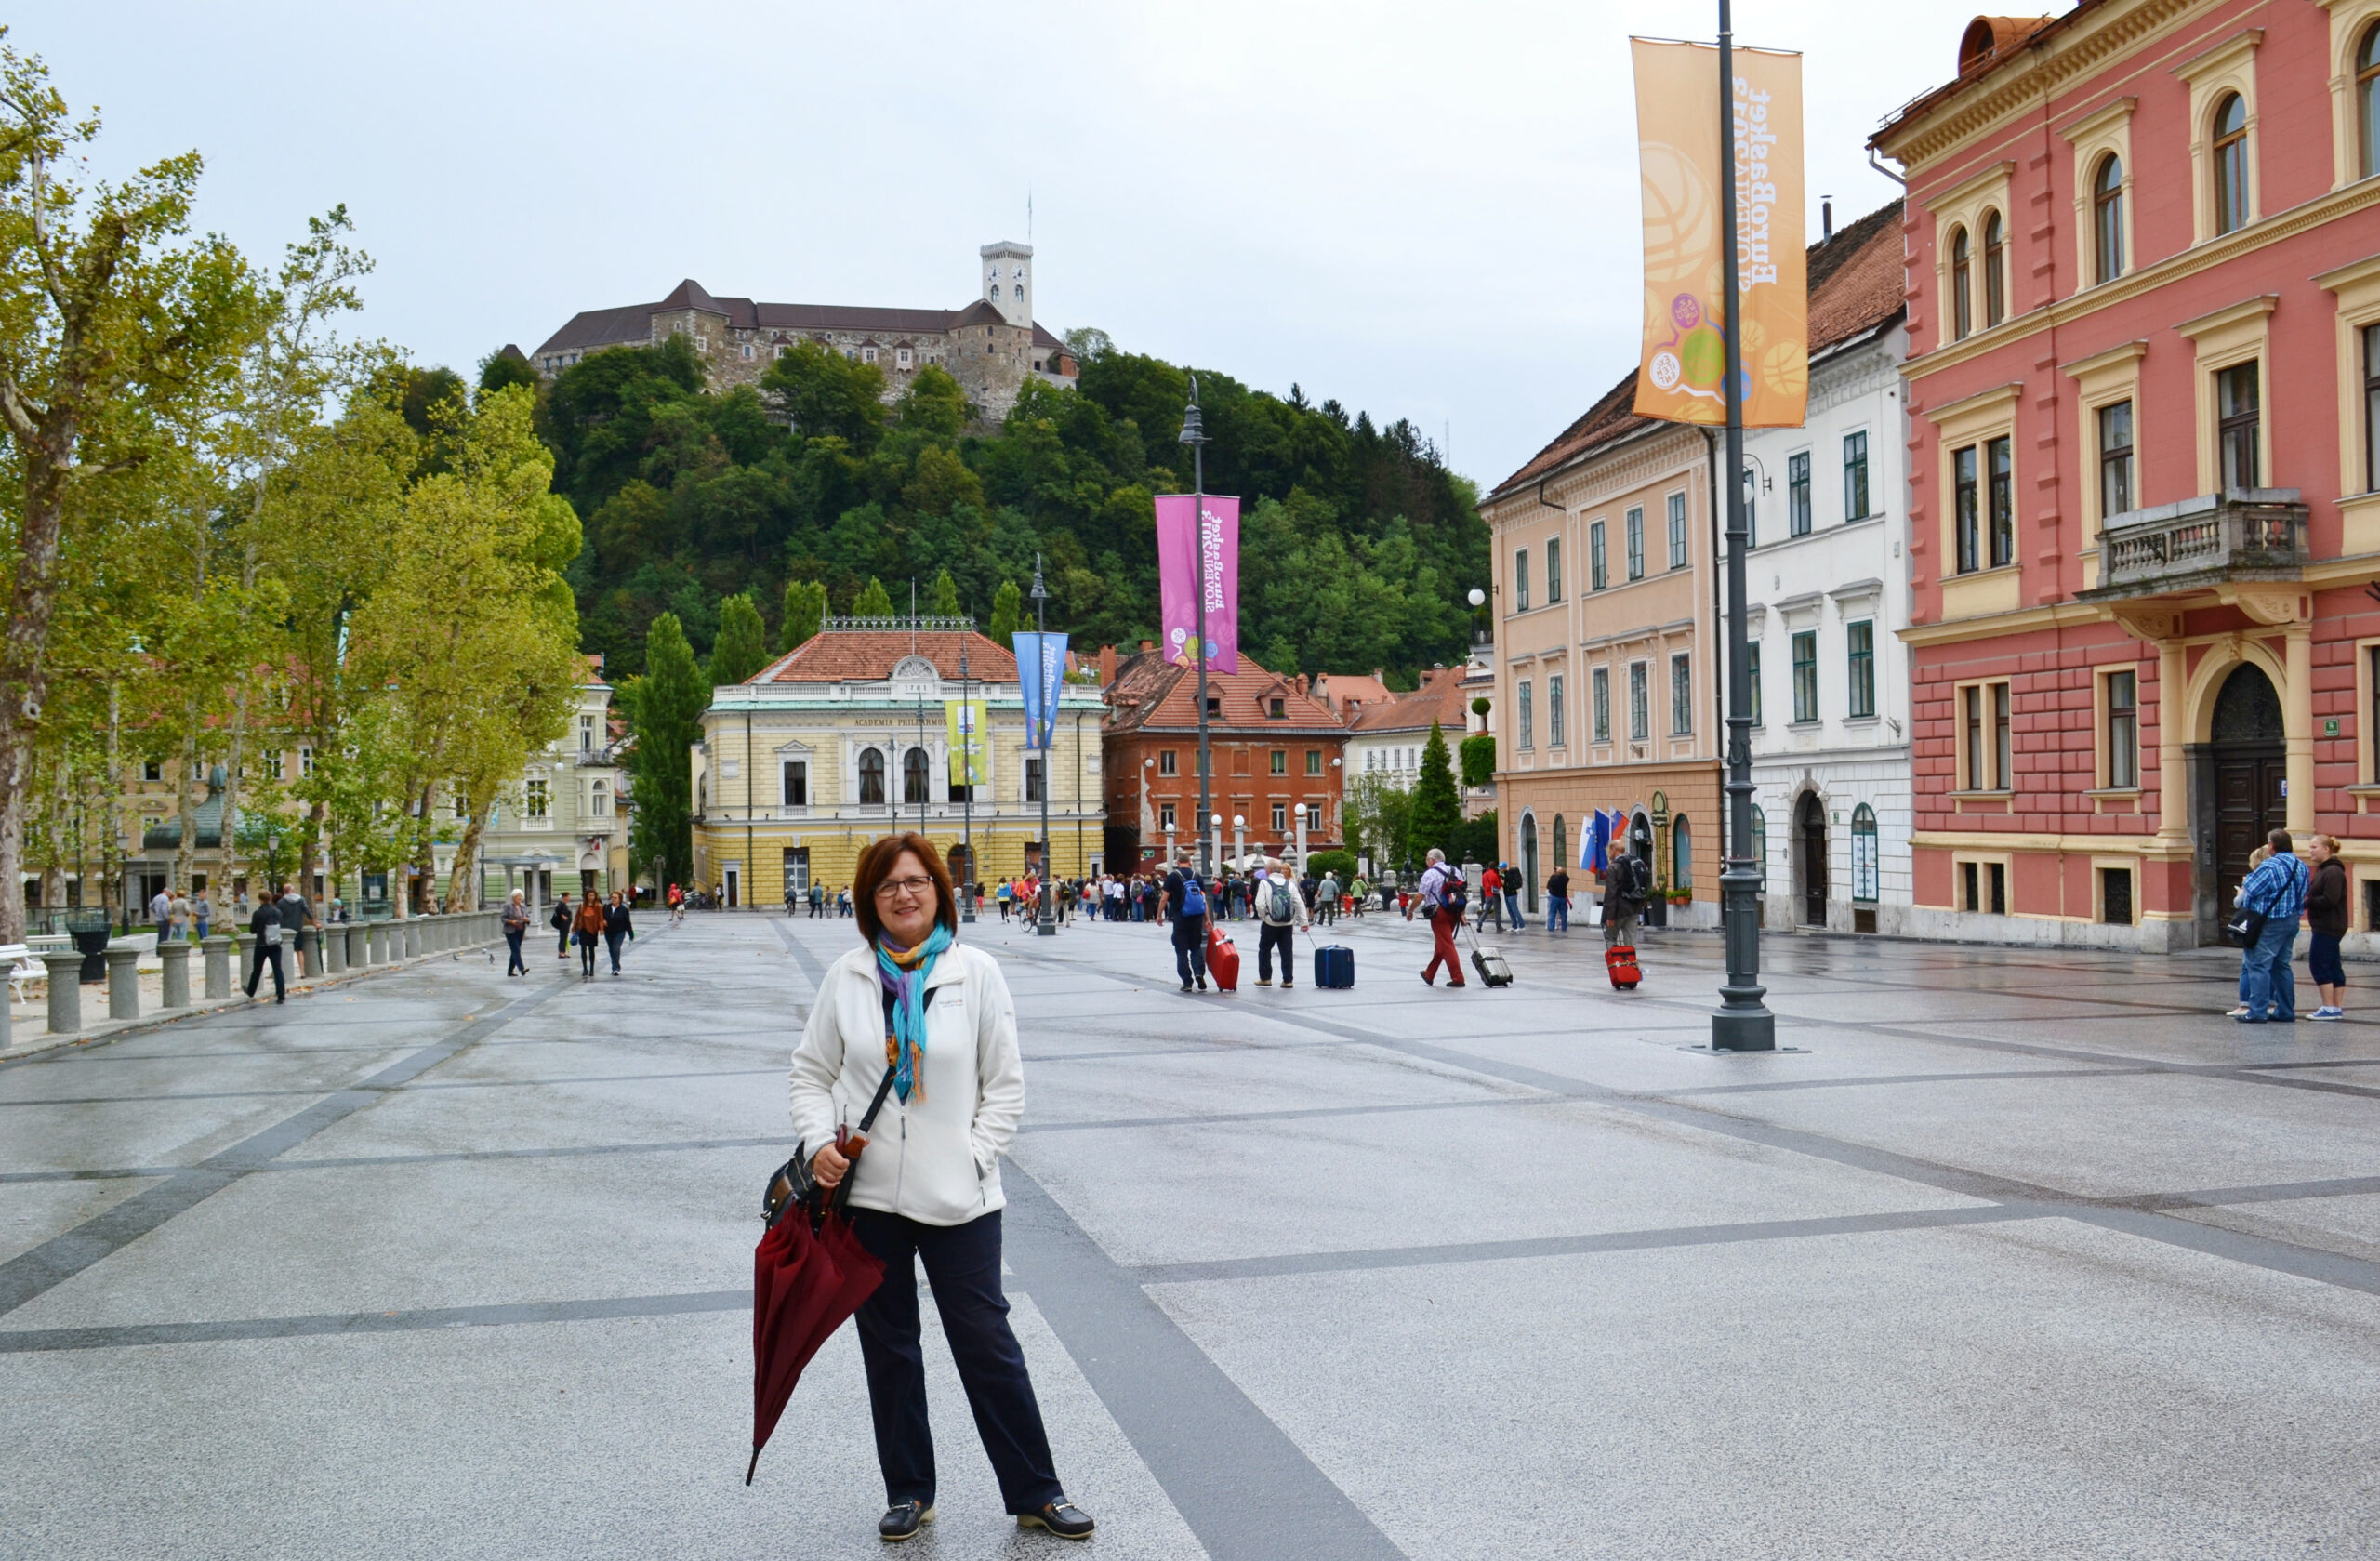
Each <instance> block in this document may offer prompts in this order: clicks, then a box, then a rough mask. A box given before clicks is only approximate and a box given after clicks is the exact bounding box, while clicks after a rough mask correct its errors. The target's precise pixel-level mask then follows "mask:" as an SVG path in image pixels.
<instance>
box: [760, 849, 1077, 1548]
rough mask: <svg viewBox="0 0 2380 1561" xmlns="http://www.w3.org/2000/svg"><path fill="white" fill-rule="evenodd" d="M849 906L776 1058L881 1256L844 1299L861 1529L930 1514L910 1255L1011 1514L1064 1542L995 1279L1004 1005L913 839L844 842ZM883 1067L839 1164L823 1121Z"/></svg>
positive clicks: (850, 1112) (1014, 1077) (1046, 1443)
mask: <svg viewBox="0 0 2380 1561" xmlns="http://www.w3.org/2000/svg"><path fill="white" fill-rule="evenodd" d="M852 907H853V912H854V913H855V919H856V920H857V922H858V924H859V933H860V935H861V937H862V938H863V939H865V940H866V941H865V943H863V945H862V946H860V947H858V948H855V949H853V950H852V951H851V952H850V953H849V954H846V955H844V956H843V957H842V958H841V959H838V960H836V961H835V962H834V963H833V964H832V965H830V966H828V967H827V970H826V976H825V978H824V979H823V980H821V981H820V982H819V984H818V992H817V996H816V999H815V1000H814V1001H813V1003H812V1005H811V1009H810V1023H809V1025H808V1027H807V1028H806V1029H805V1030H804V1031H803V1032H802V1037H801V1044H800V1047H798V1048H796V1049H795V1052H794V1053H793V1074H792V1083H791V1092H792V1106H793V1131H795V1133H797V1134H798V1135H800V1139H801V1141H802V1142H803V1143H804V1144H818V1145H820V1146H821V1147H819V1148H818V1149H817V1150H816V1151H815V1152H814V1154H813V1158H812V1160H811V1166H812V1169H813V1171H814V1172H815V1174H816V1175H817V1178H818V1181H819V1183H820V1184H821V1185H824V1186H827V1187H833V1186H836V1185H838V1184H840V1182H841V1181H842V1179H843V1177H844V1176H845V1175H846V1174H849V1175H850V1176H851V1177H852V1187H851V1199H850V1202H851V1209H852V1223H853V1228H854V1229H855V1230H856V1231H857V1233H858V1235H859V1238H860V1240H861V1241H862V1243H864V1244H865V1245H866V1248H867V1250H869V1251H871V1252H873V1253H875V1254H876V1255H877V1256H878V1257H879V1258H881V1259H883V1260H884V1283H883V1284H882V1285H880V1286H879V1287H878V1289H877V1291H876V1293H875V1294H874V1295H872V1296H870V1297H869V1298H868V1299H867V1301H866V1303H865V1304H864V1305H862V1306H861V1307H860V1309H859V1316H858V1323H859V1343H860V1354H861V1356H862V1358H863V1359H864V1360H865V1361H866V1366H867V1394H868V1407H869V1409H870V1410H871V1411H872V1413H873V1415H874V1418H875V1422H876V1457H877V1462H878V1463H879V1465H880V1466H881V1467H882V1469H883V1471H884V1499H885V1502H886V1505H887V1507H888V1509H889V1510H888V1511H887V1512H886V1513H885V1515H884V1516H883V1519H882V1520H881V1521H880V1522H879V1523H878V1525H877V1532H878V1533H879V1535H880V1536H881V1537H883V1538H885V1539H888V1540H906V1539H907V1538H909V1537H910V1536H911V1535H913V1534H915V1533H916V1532H917V1531H918V1528H919V1525H921V1524H923V1523H926V1522H928V1521H930V1520H931V1519H932V1517H933V1514H934V1506H933V1502H934V1464H933V1437H932V1432H931V1431H930V1430H929V1429H928V1426H927V1422H926V1373H925V1356H924V1354H923V1352H922V1351H921V1349H920V1347H919V1319H918V1278H917V1269H916V1266H915V1264H916V1262H917V1260H919V1259H922V1260H924V1263H925V1269H926V1277H927V1279H928V1280H929V1281H931V1282H932V1286H933V1299H934V1305H935V1308H936V1309H937V1310H938V1311H940V1313H941V1314H942V1328H943V1332H944V1333H945V1335H947V1336H948V1338H949V1340H950V1353H951V1357H952V1359H953V1360H954V1361H955V1362H956V1363H957V1364H958V1367H959V1381H960V1382H962V1383H964V1384H965V1386H966V1389H967V1402H968V1407H969V1408H970V1409H972V1410H973V1411H974V1417H975V1425H976V1429H977V1431H978V1432H979V1433H980V1434H981V1435H982V1436H983V1438H984V1450H985V1452H986V1453H988V1454H989V1455H990V1456H991V1461H992V1469H993V1472H994V1474H996V1475H998V1479H999V1485H1000V1495H1001V1497H1002V1498H1003V1499H1004V1501H1006V1504H1007V1507H1008V1510H1009V1511H1010V1512H1011V1513H1012V1514H1013V1515H1015V1517H1016V1520H1017V1522H1018V1523H1019V1524H1020V1525H1021V1526H1025V1527H1030V1528H1046V1529H1048V1530H1050V1531H1051V1533H1054V1534H1058V1535H1061V1536H1063V1537H1064V1538H1066V1539H1081V1538H1084V1537H1085V1536H1087V1535H1089V1534H1090V1533H1091V1528H1092V1525H1091V1517H1090V1515H1088V1514H1086V1513H1084V1512H1083V1511H1082V1510H1081V1509H1080V1508H1079V1507H1076V1506H1074V1505H1072V1504H1071V1503H1070V1502H1068V1501H1066V1496H1065V1492H1064V1489H1063V1488H1060V1486H1059V1484H1058V1475H1057V1471H1056V1469H1055V1467H1054V1466H1053V1464H1052V1462H1051V1456H1050V1438H1049V1435H1048V1434H1047V1433H1046V1432H1045V1431H1044V1430H1043V1429H1042V1424H1041V1409H1040V1406H1039V1404H1038V1401H1037V1400H1036V1399H1035V1398H1034V1396H1033V1380H1032V1378H1031V1376H1030V1375H1029V1374H1027V1372H1026V1371H1025V1354H1024V1352H1023V1351H1022V1350H1021V1349H1019V1348H1018V1347H1017V1343H1016V1335H1015V1333H1014V1332H1013V1331H1012V1330H1011V1329H1010V1328H1009V1325H1008V1298H1007V1297H1006V1295H1004V1294H1003V1293H1002V1292H1001V1288H1000V1209H1001V1207H1002V1205H1003V1204H1004V1203H1005V1202H1006V1199H1005V1198H1003V1197H1002V1196H1001V1193H1000V1168H999V1162H1000V1156H1001V1155H1003V1154H1005V1153H1006V1152H1007V1150H1008V1146H1009V1144H1010V1143H1011V1141H1012V1140H1013V1139H1014V1138H1015V1136H1016V1125H1017V1122H1018V1121H1019V1119H1020V1118H1023V1116H1024V1114H1025V1068H1024V1065H1023V1063H1022V1062H1021V1061H1020V1060H1019V1058H1018V1055H1017V1047H1016V1007H1015V1004H1014V1003H1013V1002H1012V1000H1011V999H1010V998H1009V991H1008V981H1007V978H1006V977H1004V976H1003V975H1001V974H1000V968H999V965H998V963H997V962H996V961H995V960H994V959H992V958H991V956H989V955H987V954H985V953H983V952H981V951H979V950H977V949H973V948H969V947H964V946H960V945H959V943H958V942H956V941H955V933H956V932H957V929H958V924H959V911H958V901H957V897H956V895H955V894H954V893H952V891H951V886H950V875H949V872H948V871H947V869H945V867H944V866H943V864H942V858H941V856H940V854H939V853H936V852H935V850H934V848H933V845H932V842H931V841H929V840H926V839H925V838H924V837H923V836H921V835H915V834H903V835H893V836H889V837H887V838H886V839H884V840H878V841H876V842H875V843H874V844H873V845H870V846H869V847H868V848H867V850H866V852H864V853H861V856H860V860H859V866H858V869H857V873H856V877H855V880H854V881H853V884H852ZM888 1072H889V1073H890V1074H891V1075H892V1078H891V1080H890V1084H891V1088H890V1089H889V1091H887V1092H886V1094H885V1096H884V1105H883V1109H882V1110H881V1111H880V1112H879V1114H878V1116H877V1118H876V1121H875V1123H874V1124H873V1125H872V1126H871V1127H870V1128H869V1130H868V1132H867V1141H868V1142H867V1147H866V1151H865V1152H864V1153H863V1154H861V1155H860V1156H859V1158H858V1162H857V1164H856V1166H854V1165H853V1163H852V1162H851V1161H850V1160H849V1159H847V1158H845V1157H844V1156H843V1155H842V1154H841V1153H840V1152H839V1151H838V1150H837V1149H836V1148H835V1129H836V1127H837V1125H838V1124H839V1123H842V1122H849V1123H850V1124H851V1125H852V1126H853V1128H854V1129H856V1128H857V1126H858V1123H859V1119H860V1118H862V1117H863V1116H864V1115H866V1111H867V1107H868V1103H869V1102H870V1101H872V1100H873V1099H875V1098H876V1094H877V1091H878V1089H879V1086H882V1085H884V1084H885V1083H886V1082H887V1080H886V1075H887V1073H888Z"/></svg>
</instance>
